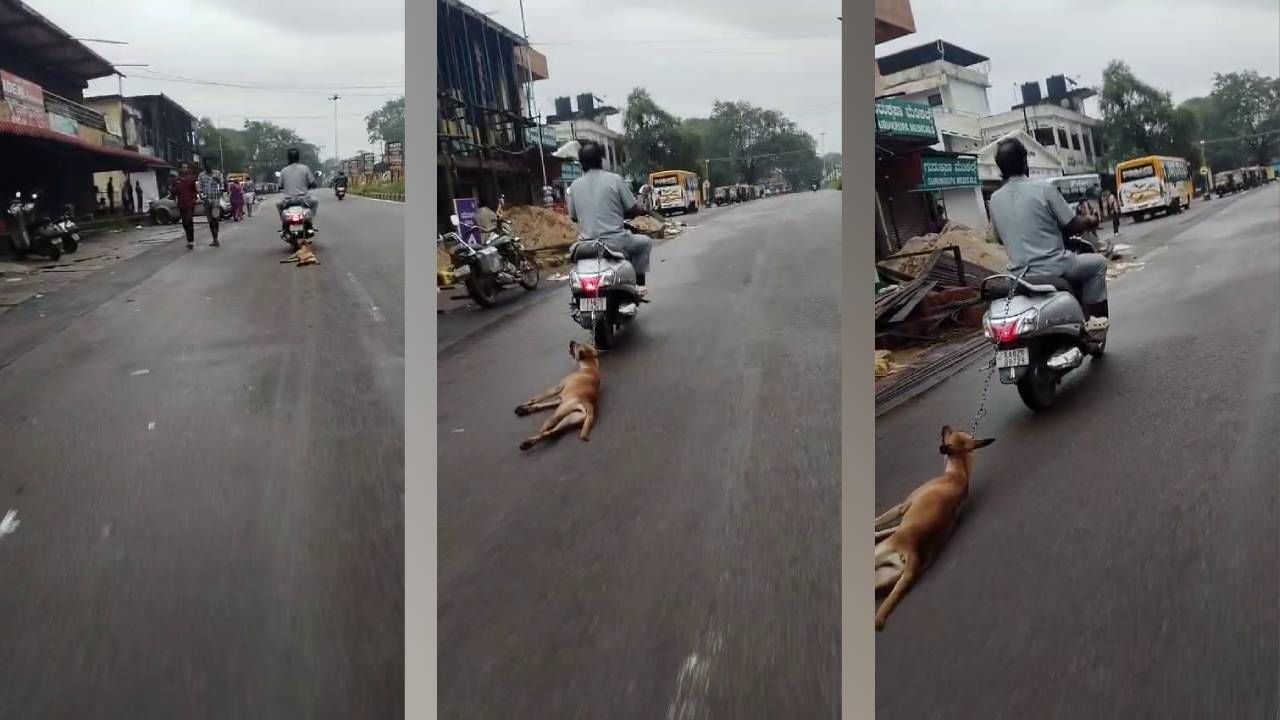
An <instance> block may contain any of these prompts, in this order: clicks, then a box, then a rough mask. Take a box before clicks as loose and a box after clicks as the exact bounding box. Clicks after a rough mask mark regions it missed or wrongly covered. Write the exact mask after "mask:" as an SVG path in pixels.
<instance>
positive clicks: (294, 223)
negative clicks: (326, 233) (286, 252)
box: [280, 201, 316, 250]
mask: <svg viewBox="0 0 1280 720" xmlns="http://www.w3.org/2000/svg"><path fill="white" fill-rule="evenodd" d="M312 218H313V216H312V212H311V208H310V207H307V206H306V205H303V204H302V202H301V201H293V202H290V203H287V204H286V205H285V206H284V208H283V209H282V210H281V212H280V239H281V240H283V241H285V243H286V244H287V245H288V246H289V247H291V248H293V249H294V250H297V249H298V248H300V247H302V244H303V243H304V242H306V241H307V240H310V239H311V238H313V237H315V234H316V230H315V227H314V225H313V224H312Z"/></svg>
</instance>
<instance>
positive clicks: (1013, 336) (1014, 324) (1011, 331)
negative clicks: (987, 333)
mask: <svg viewBox="0 0 1280 720" xmlns="http://www.w3.org/2000/svg"><path fill="white" fill-rule="evenodd" d="M1017 340H1018V320H1017V319H1016V318H1014V319H1010V320H993V321H992V322H991V341H992V342H994V343H995V344H997V345H1005V344H1008V343H1011V342H1017Z"/></svg>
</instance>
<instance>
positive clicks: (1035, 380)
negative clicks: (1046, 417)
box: [1018, 363, 1058, 412]
mask: <svg viewBox="0 0 1280 720" xmlns="http://www.w3.org/2000/svg"><path fill="white" fill-rule="evenodd" d="M1057 392H1058V380H1057V378H1056V377H1054V375H1053V371H1052V370H1050V369H1049V368H1048V367H1047V366H1046V365H1045V364H1044V363H1037V364H1035V365H1032V366H1031V367H1030V368H1029V369H1028V371H1027V374H1026V375H1024V376H1023V377H1022V379H1021V380H1019V381H1018V397H1020V398H1022V403H1023V404H1024V405H1026V406H1027V407H1028V408H1030V409H1031V410H1032V411H1033V412H1042V411H1044V410H1048V409H1049V408H1051V407H1053V401H1054V399H1055V398H1056V396H1057Z"/></svg>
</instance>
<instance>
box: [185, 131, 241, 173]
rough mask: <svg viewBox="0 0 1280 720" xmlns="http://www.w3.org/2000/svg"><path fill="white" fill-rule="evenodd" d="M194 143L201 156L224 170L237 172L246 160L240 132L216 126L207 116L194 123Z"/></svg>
mask: <svg viewBox="0 0 1280 720" xmlns="http://www.w3.org/2000/svg"><path fill="white" fill-rule="evenodd" d="M196 145H197V147H198V148H199V150H198V152H199V153H200V157H201V158H208V159H209V161H210V162H211V163H212V165H213V167H215V168H221V169H222V170H223V171H224V172H239V171H241V170H243V169H244V167H245V164H246V163H247V161H248V153H247V151H246V149H245V145H244V138H242V137H241V136H240V133H238V132H236V131H235V130H232V129H229V128H220V127H217V126H215V125H214V124H213V121H212V120H210V119H209V118H201V119H200V122H199V123H197V124H196Z"/></svg>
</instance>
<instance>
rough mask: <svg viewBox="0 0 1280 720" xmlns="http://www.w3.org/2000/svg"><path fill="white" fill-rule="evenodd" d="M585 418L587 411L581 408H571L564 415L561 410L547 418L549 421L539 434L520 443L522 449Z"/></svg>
mask: <svg viewBox="0 0 1280 720" xmlns="http://www.w3.org/2000/svg"><path fill="white" fill-rule="evenodd" d="M585 419H586V413H584V412H582V411H581V410H576V409H575V410H571V411H569V412H567V413H565V414H564V415H561V414H560V413H559V412H557V413H556V414H555V415H552V416H551V418H550V419H548V420H547V422H546V423H545V424H544V425H543V426H542V430H541V431H540V432H539V433H538V434H537V435H534V436H533V437H531V438H529V439H528V440H525V441H524V442H522V443H520V449H521V450H528V449H530V448H532V447H533V446H534V445H537V444H538V443H540V442H542V441H543V440H546V439H548V438H552V437H555V436H556V435H559V434H560V433H562V432H564V431H565V430H568V429H569V428H571V427H573V426H574V425H578V424H580V423H581V422H583V421H584V420H585Z"/></svg>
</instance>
